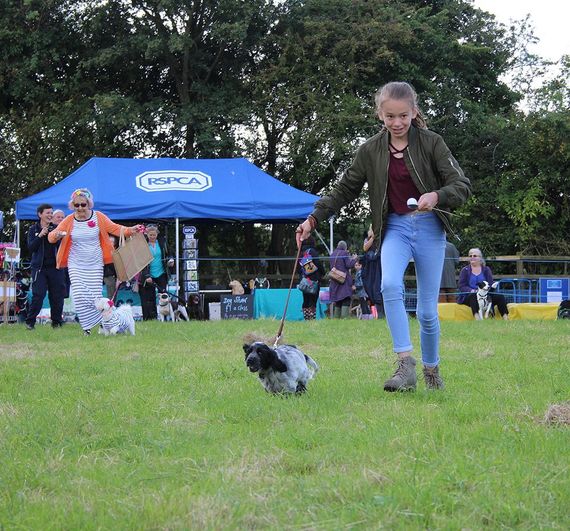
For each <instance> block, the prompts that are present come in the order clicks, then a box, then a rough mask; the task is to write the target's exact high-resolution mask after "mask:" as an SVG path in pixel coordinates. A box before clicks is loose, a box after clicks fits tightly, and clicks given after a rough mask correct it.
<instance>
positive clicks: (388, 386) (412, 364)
mask: <svg viewBox="0 0 570 531" xmlns="http://www.w3.org/2000/svg"><path fill="white" fill-rule="evenodd" d="M416 382H417V376H416V360H415V359H414V358H412V356H406V357H404V358H399V359H398V368H397V369H396V372H395V373H394V376H392V378H390V379H389V380H386V381H385V382H384V391H388V392H390V393H392V392H394V391H415V389H416Z"/></svg>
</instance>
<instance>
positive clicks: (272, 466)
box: [0, 320, 570, 530]
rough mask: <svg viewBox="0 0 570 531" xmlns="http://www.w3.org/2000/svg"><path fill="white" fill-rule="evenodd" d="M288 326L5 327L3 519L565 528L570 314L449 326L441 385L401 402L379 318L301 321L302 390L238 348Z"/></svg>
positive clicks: (569, 491)
mask: <svg viewBox="0 0 570 531" xmlns="http://www.w3.org/2000/svg"><path fill="white" fill-rule="evenodd" d="M277 327H278V323H277V322H274V321H220V322H191V323H181V324H177V325H173V324H172V323H158V322H153V323H148V322H147V323H141V324H139V325H138V328H137V335H136V337H134V338H130V337H111V338H104V337H103V336H98V335H95V336H91V337H82V336H81V335H80V330H79V327H78V326H77V325H67V326H66V327H64V329H62V330H52V329H51V328H50V327H41V326H39V327H37V328H36V330H35V331H34V332H28V331H26V330H25V329H24V327H23V326H18V325H10V326H1V327H0V527H1V528H2V529H42V530H43V529H202V528H205V529H263V528H268V529H380V528H386V529H423V528H430V529H482V528H487V529H502V528H517V529H569V528H570V427H569V426H552V425H548V424H546V423H544V422H543V417H544V414H545V411H546V410H547V408H548V407H549V405H550V404H553V403H563V402H568V401H569V400H570V348H569V347H570V328H569V323H568V322H567V321H545V322H539V321H510V322H503V321H485V322H475V321H473V322H462V323H453V322H444V323H442V358H443V362H442V366H441V370H442V374H443V376H444V378H445V382H446V389H445V391H442V392H428V391H426V390H425V389H424V386H423V382H421V381H420V382H419V383H420V385H419V386H418V391H417V392H415V393H393V394H388V393H385V392H383V391H382V383H383V381H384V379H386V378H387V377H388V376H389V375H390V374H391V373H392V372H393V369H394V359H393V358H394V356H393V354H392V353H391V347H390V345H391V344H390V340H389V335H388V331H387V328H386V325H385V323H384V322H379V321H374V322H373V321H356V320H346V321H330V320H327V321H313V322H307V323H305V322H294V323H287V325H286V327H285V336H286V340H287V341H288V342H290V343H294V344H297V345H298V346H300V347H301V348H302V349H303V350H305V351H306V352H307V353H309V354H311V355H312V356H313V357H314V358H315V359H316V360H317V361H318V363H319V364H320V365H321V371H320V372H319V374H318V376H317V378H316V380H314V381H313V382H311V384H310V387H309V392H308V393H307V394H306V395H304V396H300V397H291V398H288V399H285V398H280V397H275V396H270V395H268V394H266V393H265V392H264V391H263V389H262V387H261V385H260V384H259V382H258V381H257V379H256V377H255V376H254V375H252V374H250V373H249V372H248V371H247V369H246V367H245V364H244V360H243V351H242V349H241V344H242V337H243V335H244V334H245V333H246V332H258V333H261V334H266V335H268V336H269V335H273V334H275V332H276V331H277ZM412 331H413V334H414V339H415V338H417V323H416V322H415V321H412ZM418 374H420V368H419V365H418Z"/></svg>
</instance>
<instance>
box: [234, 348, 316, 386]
mask: <svg viewBox="0 0 570 531" xmlns="http://www.w3.org/2000/svg"><path fill="white" fill-rule="evenodd" d="M243 350H244V352H245V364H246V365H247V367H248V369H249V370H250V372H257V373H258V375H259V381H260V382H261V385H263V387H264V388H265V390H266V391H267V392H268V393H273V394H288V393H297V394H301V393H304V392H305V391H306V390H307V384H308V382H309V380H311V379H312V378H314V377H315V375H316V373H317V372H318V370H319V366H318V365H317V363H316V362H315V360H314V359H313V358H311V357H310V356H307V354H305V353H303V352H302V351H301V350H299V349H298V348H297V347H295V346H294V345H279V346H277V347H276V348H274V349H273V348H270V347H269V346H267V345H266V344H265V343H262V342H261V341H255V342H253V343H249V344H248V343H246V344H244V345H243Z"/></svg>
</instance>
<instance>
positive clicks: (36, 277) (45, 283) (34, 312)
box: [26, 204, 65, 330]
mask: <svg viewBox="0 0 570 531" xmlns="http://www.w3.org/2000/svg"><path fill="white" fill-rule="evenodd" d="M37 213H38V218H39V221H37V222H36V223H34V225H32V227H31V228H30V230H29V231H28V249H29V250H30V252H31V253H32V303H31V305H30V308H29V310H28V315H27V317H26V328H27V329H28V330H33V329H34V326H35V324H36V317H37V316H38V314H39V313H40V310H41V309H42V303H43V300H44V297H45V296H46V292H48V299H49V306H50V313H51V325H52V327H53V328H57V327H59V326H61V325H62V324H63V316H62V314H63V299H64V296H65V278H64V272H63V270H62V269H56V260H55V259H56V255H57V250H58V247H59V242H58V243H55V244H54V243H49V242H48V239H47V235H48V232H50V231H51V230H53V229H54V228H55V227H54V225H53V224H52V223H51V218H52V215H53V208H52V207H51V205H47V204H43V205H40V206H39V207H38V208H37Z"/></svg>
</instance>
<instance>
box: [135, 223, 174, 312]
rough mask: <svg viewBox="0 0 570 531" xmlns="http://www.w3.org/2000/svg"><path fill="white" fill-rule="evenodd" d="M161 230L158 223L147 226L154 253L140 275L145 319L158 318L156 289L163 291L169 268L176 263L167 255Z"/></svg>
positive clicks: (148, 237) (140, 289) (151, 251)
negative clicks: (160, 238)
mask: <svg viewBox="0 0 570 531" xmlns="http://www.w3.org/2000/svg"><path fill="white" fill-rule="evenodd" d="M159 234H160V231H159V230H158V227H157V226H156V225H147V226H146V238H147V240H148V247H149V249H150V253H151V254H152V261H151V262H150V264H149V265H148V266H146V267H145V268H144V269H143V270H142V271H141V275H140V280H139V282H140V288H139V295H140V298H141V307H142V314H143V320H145V321H148V320H151V319H156V317H157V314H156V291H157V290H158V292H159V293H163V292H165V291H166V286H167V284H168V274H167V271H168V268H169V267H172V265H174V260H172V258H168V257H167V253H166V245H165V243H164V241H161V240H159V238H158V235H159Z"/></svg>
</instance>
